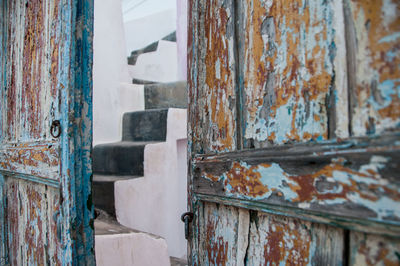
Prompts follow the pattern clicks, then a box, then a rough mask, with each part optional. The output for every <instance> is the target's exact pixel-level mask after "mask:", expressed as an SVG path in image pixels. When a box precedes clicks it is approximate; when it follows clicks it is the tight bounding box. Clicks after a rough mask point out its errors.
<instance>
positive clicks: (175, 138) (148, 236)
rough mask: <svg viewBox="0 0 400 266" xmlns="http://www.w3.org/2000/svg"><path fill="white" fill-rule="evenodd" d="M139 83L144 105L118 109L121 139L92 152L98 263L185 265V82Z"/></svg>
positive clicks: (100, 146) (98, 147)
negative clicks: (136, 108) (120, 111)
mask: <svg viewBox="0 0 400 266" xmlns="http://www.w3.org/2000/svg"><path fill="white" fill-rule="evenodd" d="M143 88H144V101H145V110H143V111H136V112H127V113H124V114H123V119H122V139H121V141H119V142H115V143H106V144H100V145H96V146H95V147H94V149H93V173H94V176H93V200H94V204H95V207H96V213H97V214H98V217H97V218H96V220H95V230H96V253H97V254H96V259H97V264H98V265H170V263H172V265H184V264H185V262H184V260H182V259H181V258H182V257H184V256H183V255H182V254H183V253H182V238H183V234H184V232H183V224H182V223H181V222H180V220H179V218H180V214H181V213H182V212H183V211H184V208H185V206H186V196H185V195H186V194H185V193H186V158H185V157H186V109H183V108H186V105H187V103H186V98H187V93H186V82H172V83H153V84H149V85H144V87H143ZM183 179H184V180H183ZM183 181H184V182H183ZM178 190H179V191H182V192H183V193H176V191H178ZM178 205H179V206H180V208H178ZM182 209H183V210H182ZM105 217H106V218H105ZM178 239H180V242H179V244H180V246H179V247H178V248H177V244H176V242H177V240H178ZM167 243H168V245H167ZM183 244H184V245H186V242H184V243H183ZM122 246H123V248H122ZM105 254H109V255H110V256H111V257H115V259H116V260H115V261H112V260H109V258H108V257H107V255H105ZM170 256H171V257H179V259H177V258H173V259H172V260H171V261H170V259H169V257H170ZM111 262H112V264H109V263H111ZM116 262H118V263H116Z"/></svg>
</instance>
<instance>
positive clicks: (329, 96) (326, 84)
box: [238, 0, 348, 147]
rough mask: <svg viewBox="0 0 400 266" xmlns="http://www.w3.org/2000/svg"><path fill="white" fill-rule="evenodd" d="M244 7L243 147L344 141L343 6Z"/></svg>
mask: <svg viewBox="0 0 400 266" xmlns="http://www.w3.org/2000/svg"><path fill="white" fill-rule="evenodd" d="M241 3H242V4H241V5H240V7H239V10H240V14H241V17H240V18H239V21H240V23H239V32H241V33H242V34H241V36H240V38H239V42H240V45H239V47H240V48H239V56H238V59H239V61H240V65H243V67H242V71H241V73H240V75H241V76H242V78H241V79H242V80H243V94H244V97H243V107H242V108H243V112H244V114H243V117H244V126H245V128H244V139H245V146H247V147H253V146H255V147H264V146H267V145H269V144H282V143H287V142H302V141H308V140H325V139H328V137H336V136H340V137H346V136H347V135H348V133H347V125H346V123H347V81H346V69H345V68H346V61H345V42H344V30H343V23H342V21H343V8H342V5H341V2H340V1H322V2H321V1H317V2H304V1H260V0H247V1H241ZM343 107H344V108H343ZM336 109H339V110H340V112H335V110H336Z"/></svg>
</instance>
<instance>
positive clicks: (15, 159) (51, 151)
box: [0, 143, 60, 178]
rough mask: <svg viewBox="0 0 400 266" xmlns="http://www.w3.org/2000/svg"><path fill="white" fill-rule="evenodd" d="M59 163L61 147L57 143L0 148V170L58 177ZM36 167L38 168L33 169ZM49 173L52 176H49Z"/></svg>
mask: <svg viewBox="0 0 400 266" xmlns="http://www.w3.org/2000/svg"><path fill="white" fill-rule="evenodd" d="M59 164H60V154H59V148H58V146H57V145H55V143H54V144H53V145H49V144H36V145H32V144H26V143H25V144H16V145H13V146H12V147H8V148H5V149H1V150H0V170H5V171H15V172H18V173H22V174H37V175H39V176H41V177H44V178H56V177H57V176H58V174H56V172H57V170H58V167H59ZM34 168H36V170H33V169H34ZM53 172H54V173H53ZM49 174H50V175H52V176H48V175H49ZM53 175H55V176H53Z"/></svg>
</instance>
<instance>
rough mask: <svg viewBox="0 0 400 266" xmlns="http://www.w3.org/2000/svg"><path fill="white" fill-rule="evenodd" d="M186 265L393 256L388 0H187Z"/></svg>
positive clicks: (398, 31) (399, 242) (399, 220)
mask: <svg viewBox="0 0 400 266" xmlns="http://www.w3.org/2000/svg"><path fill="white" fill-rule="evenodd" d="M189 25H190V26H189V44H188V48H189V55H188V60H189V71H188V72H189V78H188V79H189V95H190V100H189V101H190V104H189V146H190V160H189V172H190V174H189V192H190V200H189V208H190V210H191V211H192V212H193V213H194V219H193V222H192V226H191V237H190V241H189V250H190V259H191V260H192V264H193V265H225V264H226V265H243V264H247V265H277V264H280V265H281V264H290V265H306V264H311V265H347V264H350V265H355V264H358V265H377V264H381V265H383V264H386V265H399V264H400V239H399V237H400V153H399V151H400V131H399V125H400V2H399V1H396V0H343V1H342V0H326V1H307V0H306V1H304V0H290V1H286V0H238V1H235V0H199V1H193V0H192V1H190V2H189Z"/></svg>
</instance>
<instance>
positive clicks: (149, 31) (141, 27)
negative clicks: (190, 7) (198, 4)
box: [124, 6, 176, 55]
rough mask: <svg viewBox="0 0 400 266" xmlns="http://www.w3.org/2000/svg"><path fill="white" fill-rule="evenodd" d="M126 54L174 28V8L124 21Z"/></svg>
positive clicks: (157, 38)
mask: <svg viewBox="0 0 400 266" xmlns="http://www.w3.org/2000/svg"><path fill="white" fill-rule="evenodd" d="M124 27H125V37H126V55H130V54H131V52H132V51H135V50H138V49H141V48H144V47H146V46H147V45H149V44H151V43H153V42H155V41H158V40H160V39H162V38H164V37H165V36H167V35H168V34H170V33H172V32H173V31H175V30H176V8H175V6H173V8H171V9H167V10H163V11H160V12H157V13H154V14H151V15H148V16H146V17H142V18H138V19H134V20H129V21H125V24H124Z"/></svg>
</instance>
